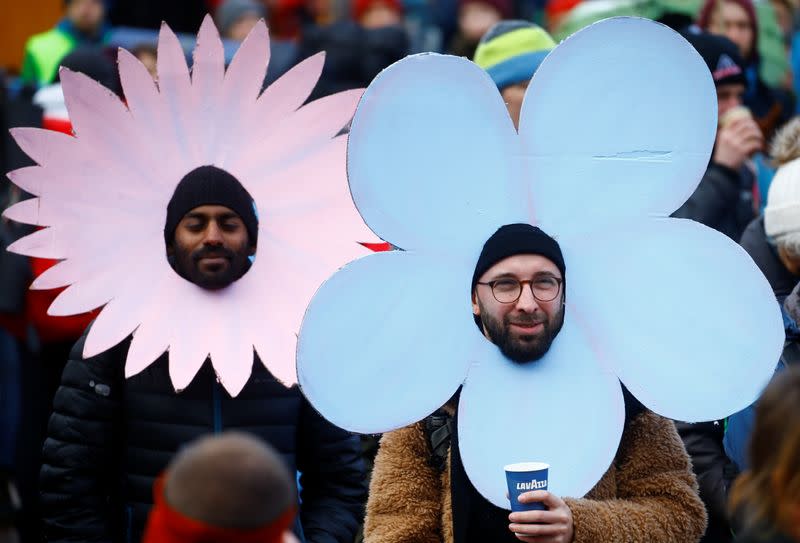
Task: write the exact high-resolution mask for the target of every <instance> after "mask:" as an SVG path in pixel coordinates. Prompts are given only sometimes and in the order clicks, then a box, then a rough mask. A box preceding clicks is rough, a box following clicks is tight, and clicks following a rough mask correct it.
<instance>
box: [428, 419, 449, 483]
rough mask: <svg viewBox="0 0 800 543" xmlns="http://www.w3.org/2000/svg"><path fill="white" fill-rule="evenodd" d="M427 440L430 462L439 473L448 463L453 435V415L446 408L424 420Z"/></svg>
mask: <svg viewBox="0 0 800 543" xmlns="http://www.w3.org/2000/svg"><path fill="white" fill-rule="evenodd" d="M422 427H423V430H424V432H425V440H426V441H427V442H428V447H429V453H430V455H429V457H428V464H429V465H430V466H431V467H432V468H433V469H435V470H436V471H437V472H438V473H442V472H443V471H444V469H445V466H446V465H447V453H448V452H449V451H450V441H451V438H452V436H453V416H452V415H450V414H448V413H447V412H446V411H445V410H444V409H439V410H438V411H436V412H435V413H434V414H433V415H431V416H429V417H427V418H425V420H423V425H422Z"/></svg>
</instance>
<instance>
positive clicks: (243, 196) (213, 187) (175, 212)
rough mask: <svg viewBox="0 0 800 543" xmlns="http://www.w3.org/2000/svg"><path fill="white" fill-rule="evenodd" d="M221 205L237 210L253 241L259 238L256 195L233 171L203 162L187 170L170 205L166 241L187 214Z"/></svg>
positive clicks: (173, 234)
mask: <svg viewBox="0 0 800 543" xmlns="http://www.w3.org/2000/svg"><path fill="white" fill-rule="evenodd" d="M204 205H220V206H225V207H227V208H228V209H230V210H232V211H234V212H235V213H236V214H237V215H239V217H240V218H241V219H242V222H244V226H245V228H246V229H247V234H248V235H249V237H250V245H253V246H255V245H256V242H257V241H258V218H257V217H256V211H255V207H254V206H253V198H252V197H251V196H250V193H248V192H247V190H246V189H245V188H244V187H243V186H242V184H241V183H239V181H238V180H237V179H236V178H235V177H234V176H232V175H231V174H230V173H228V172H226V171H225V170H222V169H220V168H217V167H216V166H200V167H199V168H195V169H194V170H192V171H190V172H189V173H187V174H186V175H185V176H184V177H183V179H181V182H180V183H178V186H177V187H176V188H175V193H174V194H173V195H172V199H171V200H170V201H169V204H168V205H167V224H166V225H165V226H164V241H165V242H166V243H167V245H170V244H172V241H173V238H174V237H175V228H177V226H178V223H179V222H181V219H183V217H184V215H186V214H187V213H189V212H190V211H191V210H193V209H194V208H196V207H199V206H204Z"/></svg>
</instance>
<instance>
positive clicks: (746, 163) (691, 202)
mask: <svg viewBox="0 0 800 543" xmlns="http://www.w3.org/2000/svg"><path fill="white" fill-rule="evenodd" d="M684 37H685V38H686V39H687V41H689V43H691V44H692V45H693V46H694V48H695V49H696V50H697V52H698V53H700V55H701V56H702V57H703V60H705V62H706V65H708V69H709V71H710V72H711V77H712V78H713V80H714V85H715V87H716V90H717V119H718V124H717V137H716V141H715V142H714V151H713V153H712V155H711V161H710V162H709V165H708V168H707V169H706V173H705V174H704V175H703V179H702V180H701V181H700V184H699V185H698V186H697V189H696V190H695V192H694V194H692V195H691V196H690V197H689V199H688V200H687V201H686V202H685V203H684V204H683V205H682V206H681V207H680V208H679V209H678V210H677V211H676V212H675V213H674V214H673V216H674V217H678V218H682V219H692V220H695V221H697V222H699V223H702V224H704V225H706V226H708V227H709V228H713V229H715V230H718V231H719V232H722V233H723V234H725V235H726V236H728V237H730V238H731V239H733V240H734V241H738V240H739V238H740V237H741V235H742V233H743V232H744V229H745V228H746V227H747V225H748V224H749V223H750V221H752V220H753V219H754V218H755V217H756V208H757V206H756V203H755V202H754V194H753V189H754V187H755V173H754V169H753V167H752V163H751V161H750V159H751V157H752V156H753V155H754V154H755V153H756V152H758V151H760V150H761V149H762V148H763V145H764V138H763V135H762V133H761V130H760V128H759V127H758V125H757V124H756V122H755V121H754V119H753V117H752V115H750V113H749V110H748V109H746V108H744V107H742V100H743V96H744V93H745V89H746V84H747V80H746V78H745V67H744V63H743V62H742V58H741V57H740V56H739V54H738V51H737V48H736V46H735V45H734V44H733V43H732V42H731V41H730V40H728V39H727V38H725V37H723V36H715V35H713V34H707V33H691V32H689V33H686V34H684Z"/></svg>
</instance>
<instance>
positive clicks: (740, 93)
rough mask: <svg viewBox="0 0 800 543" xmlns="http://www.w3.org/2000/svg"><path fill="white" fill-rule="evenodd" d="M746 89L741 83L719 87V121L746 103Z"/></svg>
mask: <svg viewBox="0 0 800 543" xmlns="http://www.w3.org/2000/svg"><path fill="white" fill-rule="evenodd" d="M744 92H745V87H744V85H742V84H741V83H734V84H730V85H719V86H718V87H717V119H722V117H724V116H725V114H726V113H727V112H728V111H730V110H731V109H733V108H735V107H738V106H741V105H742V104H743V103H744Z"/></svg>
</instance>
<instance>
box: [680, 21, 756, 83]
mask: <svg viewBox="0 0 800 543" xmlns="http://www.w3.org/2000/svg"><path fill="white" fill-rule="evenodd" d="M682 36H683V37H684V38H686V41H688V42H689V43H690V44H692V46H693V47H694V48H695V49H696V50H697V52H698V53H700V56H701V57H703V60H704V61H705V62H706V65H707V66H708V69H709V71H710V72H711V77H712V79H713V80H714V85H715V86H717V87H719V86H720V85H747V77H746V76H745V73H744V71H745V70H744V61H743V60H742V57H741V56H739V48H738V47H736V45H735V44H734V43H733V42H732V41H730V40H729V39H728V38H726V37H725V36H718V35H716V34H709V33H707V32H699V31H696V30H689V31H687V32H684V33H683V34H682Z"/></svg>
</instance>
